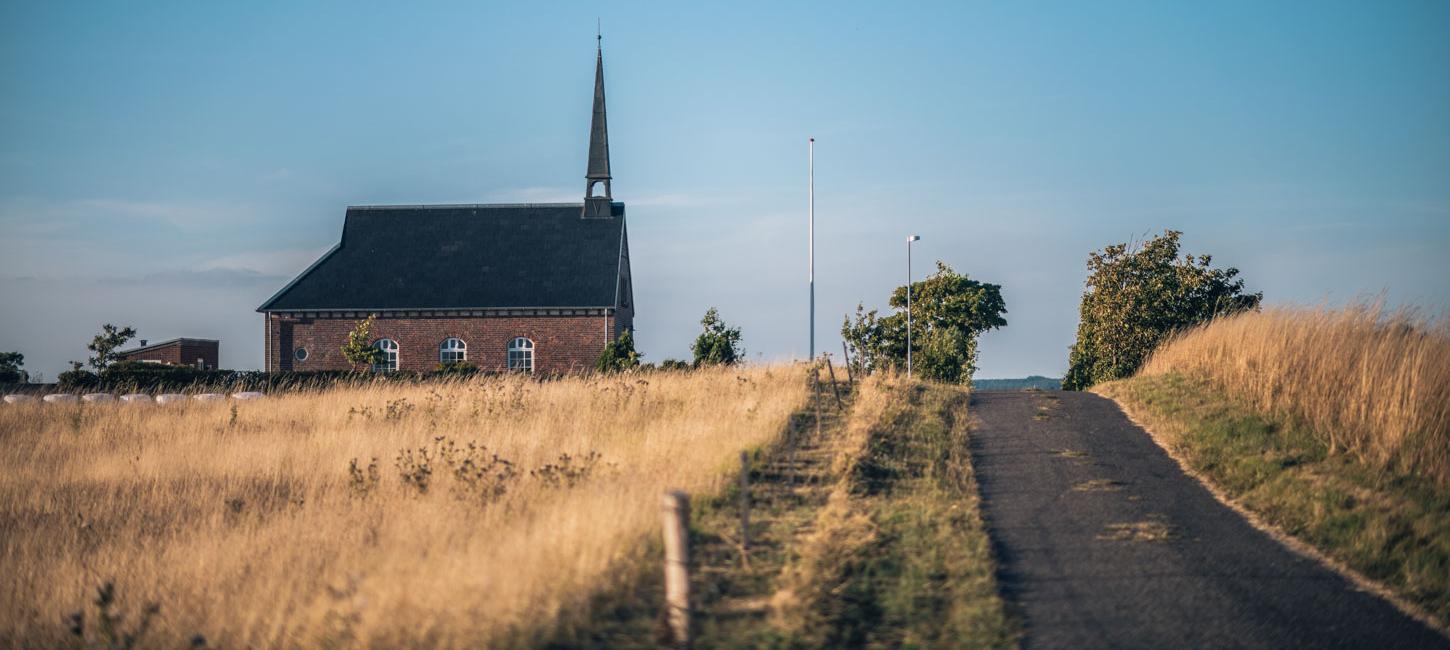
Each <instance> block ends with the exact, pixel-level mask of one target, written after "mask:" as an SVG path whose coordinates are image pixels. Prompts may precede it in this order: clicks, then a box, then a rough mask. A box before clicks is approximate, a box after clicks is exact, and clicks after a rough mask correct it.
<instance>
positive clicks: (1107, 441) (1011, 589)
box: [971, 391, 1450, 648]
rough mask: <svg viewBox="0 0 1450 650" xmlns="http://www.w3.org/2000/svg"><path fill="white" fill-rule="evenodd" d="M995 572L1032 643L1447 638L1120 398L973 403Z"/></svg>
mask: <svg viewBox="0 0 1450 650" xmlns="http://www.w3.org/2000/svg"><path fill="white" fill-rule="evenodd" d="M972 407H973V414H974V415H975V416H976V417H977V418H978V419H979V420H980V426H979V427H978V428H977V429H976V431H975V433H974V434H973V436H972V442H971V447H972V456H973V460H974V462H975V466H976V474H977V480H978V482H979V483H980V486H981V491H982V498H983V512H984V514H985V516H986V520H987V527H988V530H989V532H990V534H991V536H992V540H993V544H994V546H995V550H996V553H997V557H998V559H999V561H1000V562H1001V566H1000V570H999V576H998V577H999V580H1000V581H1001V585H1002V588H1003V591H1004V595H1005V596H1006V598H1007V601H1008V603H1009V607H1010V608H1011V611H1012V612H1013V613H1014V614H1015V615H1016V616H1017V617H1018V618H1019V620H1021V621H1022V623H1023V628H1024V630H1023V631H1024V636H1023V646H1024V647H1027V648H1084V647H1086V648H1183V647H1190V648H1288V647H1315V648H1323V647H1356V648H1431V647H1433V648H1445V647H1450V640H1447V639H1446V638H1445V637H1443V636H1441V635H1440V634H1439V633H1438V632H1436V631H1434V630H1432V629H1430V628H1428V627H1426V626H1424V625H1422V624H1420V623H1419V622H1416V621H1415V620H1414V619H1411V618H1409V617H1407V616H1404V615H1403V614H1401V613H1400V612H1399V611H1398V610H1396V609H1395V608H1394V607H1393V606H1391V605H1390V604H1389V603H1387V602H1385V601H1384V600H1382V599H1380V598H1379V597H1377V596H1375V595H1373V594H1371V593H1367V592H1363V591H1359V590H1357V589H1356V588H1355V586H1354V584H1353V583H1351V582H1350V581H1348V580H1346V579H1344V578H1342V577H1341V576H1339V574H1337V573H1335V572H1333V571H1331V570H1329V569H1327V568H1324V567H1323V566H1321V565H1320V564H1319V563H1317V562H1315V561H1313V560H1310V559H1306V558H1304V557H1301V556H1299V555H1298V554H1295V553H1293V552H1291V551H1289V550H1288V549H1287V548H1285V547H1283V546H1282V545H1280V544H1279V543H1278V542H1275V541H1274V540H1273V539H1272V538H1270V537H1269V536H1267V535H1265V534H1263V533H1261V532H1260V531H1258V530H1257V529H1255V528H1253V527H1252V526H1250V525H1249V524H1248V522H1246V521H1245V520H1244V519H1243V518H1242V517H1240V516H1239V515H1238V514H1237V513H1235V512H1234V511H1233V510H1231V509H1229V508H1228V507H1226V506H1224V505H1223V504H1221V503H1219V502H1218V501H1217V500H1215V499H1214V498H1213V496H1212V495H1211V494H1209V493H1208V491H1207V490H1205V489H1204V488H1203V486H1201V485H1199V484H1198V483H1197V482H1196V481H1194V480H1193V479H1192V478H1189V477H1188V476H1187V475H1185V474H1183V472H1182V471H1181V470H1179V468H1178V465H1177V464H1176V463H1174V461H1173V460H1172V459H1171V458H1169V457H1168V455H1167V454H1166V453H1164V452H1163V450H1162V449H1160V448H1159V447H1158V446H1157V445H1156V444H1154V443H1153V441H1152V440H1151V439H1149V437H1148V435H1147V434H1146V433H1145V432H1144V431H1143V430H1142V429H1140V428H1138V427H1137V426H1135V425H1133V424H1132V422H1130V421H1129V420H1128V419H1127V417H1125V416H1124V415H1123V413H1122V411H1120V410H1119V409H1118V407H1117V405H1116V404H1114V403H1113V402H1112V401H1111V400H1108V399H1106V398H1103V397H1099V396H1097V395H1093V394H1089V393H1072V392H1042V393H1031V392H1019V391H1014V392H1008V391H1002V392H992V391H984V392H979V393H977V394H975V395H974V397H973V399H972Z"/></svg>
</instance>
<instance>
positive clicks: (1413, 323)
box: [1140, 304, 1450, 486]
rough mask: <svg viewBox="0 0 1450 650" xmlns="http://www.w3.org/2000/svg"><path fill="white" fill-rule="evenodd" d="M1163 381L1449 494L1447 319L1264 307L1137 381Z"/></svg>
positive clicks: (1170, 356)
mask: <svg viewBox="0 0 1450 650" xmlns="http://www.w3.org/2000/svg"><path fill="white" fill-rule="evenodd" d="M1170 373H1181V374H1184V375H1189V376H1198V377H1204V378H1207V379H1208V380H1209V381H1210V382H1211V383H1212V384H1214V385H1215V386H1217V387H1218V388H1220V389H1221V390H1223V391H1225V392H1226V393H1228V394H1229V395H1231V396H1233V397H1235V398H1237V399H1239V400H1243V401H1246V402H1247V403H1248V404H1249V405H1251V406H1252V407H1254V408H1256V409H1258V410H1259V411H1262V412H1266V413H1281V414H1286V415H1289V416H1292V417H1294V418H1298V419H1300V420H1302V421H1303V422H1304V423H1305V424H1306V425H1308V427H1309V428H1310V429H1312V430H1313V431H1314V432H1316V434H1317V435H1319V436H1322V438H1323V439H1324V442H1325V444H1327V445H1328V447H1329V450H1330V452H1331V453H1349V454H1352V455H1354V456H1356V457H1357V458H1358V459H1359V460H1361V461H1364V462H1366V463H1368V464H1370V465H1373V466H1375V467H1378V468H1382V469H1389V470H1391V471H1392V472H1394V473H1398V474H1406V475H1409V474H1417V475H1421V476H1429V477H1432V478H1433V479H1434V480H1435V481H1437V482H1438V483H1439V484H1440V485H1442V486H1445V485H1450V319H1446V318H1439V319H1426V318H1420V317H1417V316H1416V315H1415V314H1414V313H1413V312H1408V311H1398V312H1386V311H1384V310H1383V309H1382V308H1381V307H1380V306H1379V305H1376V304H1370V305H1353V306H1349V307H1346V308H1343V309H1309V308H1302V307H1275V308H1269V309H1265V310H1264V311H1262V312H1257V313H1245V314H1240V315H1237V316H1233V317H1230V318H1224V319H1220V320H1217V321H1214V322H1212V323H1209V324H1208V325H1205V326H1203V327H1199V328H1195V329H1192V330H1189V331H1187V332H1185V333H1184V334H1182V335H1180V336H1178V337H1176V338H1174V339H1172V340H1170V341H1168V342H1167V343H1165V344H1164V345H1163V346H1161V347H1160V348H1159V349H1158V350H1157V351H1155V352H1154V354H1153V356H1152V358H1150V359H1149V361H1148V362H1147V363H1146V364H1145V365H1144V367H1143V370H1142V371H1141V373H1140V375H1145V376H1154V375H1166V374H1170Z"/></svg>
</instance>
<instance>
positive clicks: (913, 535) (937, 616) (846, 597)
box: [778, 384, 1015, 648]
mask: <svg viewBox="0 0 1450 650" xmlns="http://www.w3.org/2000/svg"><path fill="white" fill-rule="evenodd" d="M898 392H899V393H900V395H899V397H897V398H896V399H894V400H893V403H892V406H890V407H888V409H887V410H886V412H885V414H884V417H883V421H882V422H881V423H878V424H877V425H876V426H874V427H872V428H871V430H870V432H869V435H868V436H867V439H866V440H865V443H864V446H863V449H862V450H861V453H860V454H859V455H858V456H857V457H856V458H855V459H854V461H853V462H852V463H851V464H850V465H849V467H848V469H847V470H846V471H845V473H844V475H843V476H842V478H841V480H840V482H839V483H838V484H837V485H836V486H835V489H834V491H833V494H832V495H831V498H830V502H829V504H828V505H827V506H826V507H825V508H824V509H823V512H822V514H821V516H820V517H819V518H818V519H817V522H816V526H817V530H816V531H815V534H814V535H812V536H811V537H810V538H808V539H807V540H806V542H805V543H804V544H803V545H802V547H801V548H800V550H799V554H798V555H799V557H798V558H797V560H796V561H795V562H794V563H793V565H792V566H789V567H787V568H786V571H785V573H784V576H783V578H782V581H781V582H782V585H781V586H782V588H783V589H784V590H785V593H788V594H790V598H788V599H786V602H785V603H784V604H783V606H782V610H781V613H780V618H783V619H785V620H780V621H778V624H779V625H780V627H781V628H782V629H784V630H785V634H784V637H783V638H784V640H785V641H786V643H785V644H784V645H786V646H789V647H830V648H920V647H926V648H933V647H1002V646H1010V645H1012V643H1013V642H1014V639H1015V637H1014V632H1013V628H1012V627H1011V625H1010V623H1009V621H1008V619H1007V617H1006V615H1005V613H1004V608H1003V605H1002V601H1001V599H1000V598H999V597H998V595H997V590H996V582H995V578H994V564H993V559H992V557H991V550H990V543H989V541H988V538H987V534H986V531H985V528H984V526H983V524H982V521H981V516H980V513H979V511H978V502H977V493H976V484H975V481H974V479H973V477H972V470H971V464H970V461H969V455H968V451H967V444H966V443H967V440H966V437H967V423H966V402H967V394H966V393H965V392H964V391H962V390H960V389H957V388H952V387H945V386H926V385H919V384H918V385H912V386H908V387H905V388H900V389H898Z"/></svg>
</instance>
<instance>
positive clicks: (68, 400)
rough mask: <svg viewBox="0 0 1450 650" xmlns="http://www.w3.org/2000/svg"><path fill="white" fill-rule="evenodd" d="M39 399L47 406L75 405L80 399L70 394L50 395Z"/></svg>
mask: <svg viewBox="0 0 1450 650" xmlns="http://www.w3.org/2000/svg"><path fill="white" fill-rule="evenodd" d="M40 399H43V400H45V401H46V403H48V404H75V403H76V402H79V401H80V399H78V398H77V397H76V396H75V395H72V394H70V393H51V394H49V395H46V396H45V397H42V398H40Z"/></svg>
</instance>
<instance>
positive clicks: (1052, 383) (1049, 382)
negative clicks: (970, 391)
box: [972, 375, 1062, 390]
mask: <svg viewBox="0 0 1450 650" xmlns="http://www.w3.org/2000/svg"><path fill="white" fill-rule="evenodd" d="M972 388H975V389H977V390H1024V389H1028V388H1036V389H1038V390H1061V389H1062V380H1061V379H1053V378H1052V377H1041V376H1038V375H1032V376H1031V377H1023V378H1021V379H973V380H972Z"/></svg>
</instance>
